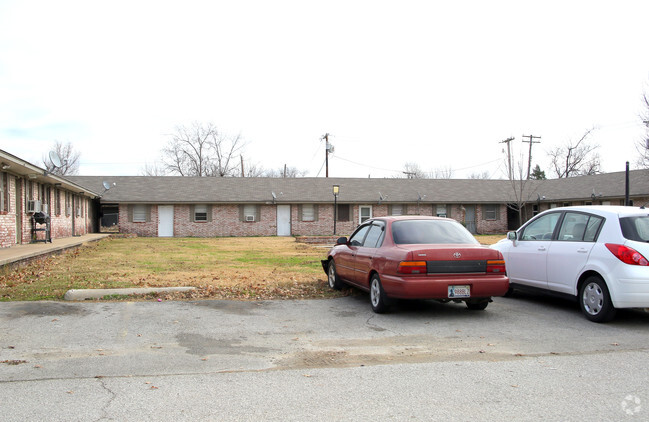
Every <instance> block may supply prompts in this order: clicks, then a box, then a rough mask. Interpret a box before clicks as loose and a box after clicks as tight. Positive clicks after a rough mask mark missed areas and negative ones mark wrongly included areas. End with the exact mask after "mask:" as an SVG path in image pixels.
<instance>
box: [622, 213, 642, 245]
mask: <svg viewBox="0 0 649 422" xmlns="http://www.w3.org/2000/svg"><path fill="white" fill-rule="evenodd" d="M620 226H621V227H622V235H623V236H624V238H625V239H629V240H635V241H638V242H649V215H640V216H637V217H623V218H620Z"/></svg>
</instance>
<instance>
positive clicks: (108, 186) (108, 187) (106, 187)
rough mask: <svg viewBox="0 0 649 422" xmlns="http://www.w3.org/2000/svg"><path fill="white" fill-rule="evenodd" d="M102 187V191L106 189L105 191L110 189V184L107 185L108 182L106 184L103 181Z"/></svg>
mask: <svg viewBox="0 0 649 422" xmlns="http://www.w3.org/2000/svg"><path fill="white" fill-rule="evenodd" d="M103 185H104V189H106V190H108V189H110V188H111V185H110V183H108V182H106V181H104V183H103Z"/></svg>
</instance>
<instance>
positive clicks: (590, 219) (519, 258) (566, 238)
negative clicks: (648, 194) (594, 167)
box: [492, 206, 649, 322]
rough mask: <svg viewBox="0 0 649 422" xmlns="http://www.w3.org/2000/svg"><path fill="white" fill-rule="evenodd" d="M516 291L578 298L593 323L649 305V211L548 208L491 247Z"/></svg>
mask: <svg viewBox="0 0 649 422" xmlns="http://www.w3.org/2000/svg"><path fill="white" fill-rule="evenodd" d="M492 248H494V249H496V250H498V251H500V252H501V253H502V254H503V257H504V258H505V262H506V265H507V275H508V276H509V279H510V286H511V288H512V289H517V288H522V289H528V290H529V289H532V290H540V291H549V292H553V293H558V294H561V295H566V296H569V297H571V298H576V299H577V300H578V302H579V306H580V307H581V310H582V312H583V313H584V315H585V316H586V318H588V319H589V320H591V321H594V322H605V321H610V320H611V319H613V317H614V316H615V311H616V309H619V308H645V309H646V308H649V262H647V258H646V257H648V256H649V210H647V209H644V208H638V207H624V206H576V207H562V208H554V209H551V210H548V211H544V212H542V213H540V214H538V215H537V216H536V217H534V218H533V219H531V220H530V221H529V222H527V223H526V224H525V225H523V226H522V227H521V228H520V229H519V230H518V231H516V232H509V233H508V234H507V239H503V240H501V241H500V242H498V243H496V244H495V245H492Z"/></svg>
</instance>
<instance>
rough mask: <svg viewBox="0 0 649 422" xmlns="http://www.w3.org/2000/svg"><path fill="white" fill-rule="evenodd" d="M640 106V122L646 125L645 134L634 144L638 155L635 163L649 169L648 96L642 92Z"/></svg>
mask: <svg viewBox="0 0 649 422" xmlns="http://www.w3.org/2000/svg"><path fill="white" fill-rule="evenodd" d="M642 103H643V104H642V108H643V111H642V113H641V114H640V118H641V119H642V123H643V124H644V125H645V126H646V127H647V130H646V131H645V135H644V136H643V137H642V139H640V140H639V141H638V143H637V144H636V150H637V151H638V154H639V155H640V156H639V157H638V160H637V164H638V166H639V167H641V168H645V169H649V96H648V94H644V95H643V96H642Z"/></svg>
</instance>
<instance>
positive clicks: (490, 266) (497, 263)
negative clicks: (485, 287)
mask: <svg viewBox="0 0 649 422" xmlns="http://www.w3.org/2000/svg"><path fill="white" fill-rule="evenodd" d="M487 272H488V273H496V274H505V273H506V272H507V271H506V270H505V261H504V260H502V259H496V260H493V261H487Z"/></svg>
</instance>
